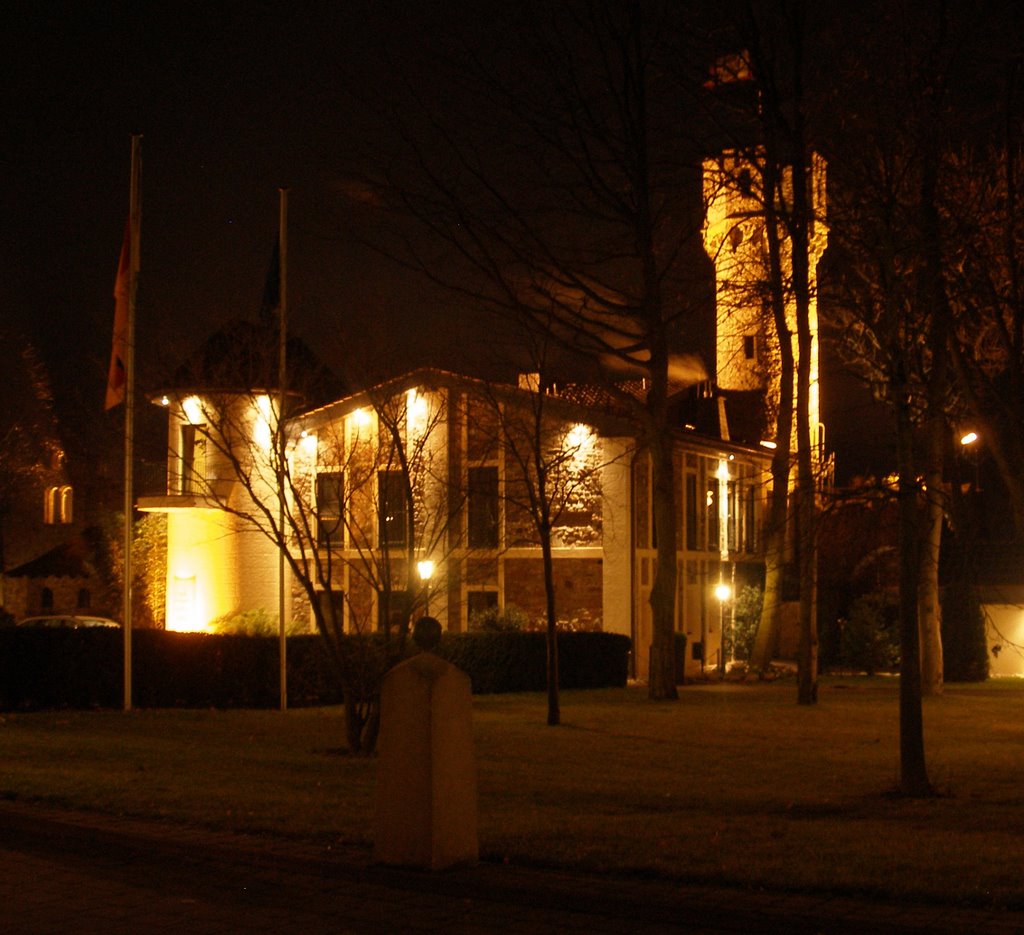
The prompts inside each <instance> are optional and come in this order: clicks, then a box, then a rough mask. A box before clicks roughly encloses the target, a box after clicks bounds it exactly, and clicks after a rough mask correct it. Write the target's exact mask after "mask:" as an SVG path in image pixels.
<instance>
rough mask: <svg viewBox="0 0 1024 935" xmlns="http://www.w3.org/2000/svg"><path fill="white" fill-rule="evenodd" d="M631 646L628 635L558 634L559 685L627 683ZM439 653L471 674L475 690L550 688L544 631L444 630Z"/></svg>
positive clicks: (589, 685) (593, 685) (480, 693)
mask: <svg viewBox="0 0 1024 935" xmlns="http://www.w3.org/2000/svg"><path fill="white" fill-rule="evenodd" d="M629 646H630V640H629V637H628V636H622V635H620V634H618V633H587V632H578V633H576V632H573V633H559V634H558V683H559V687H561V688H608V687H621V686H624V685H625V684H626V678H627V676H628V671H629ZM437 654H438V655H439V656H441V657H442V658H443V659H447V660H448V661H449V662H451V663H452V664H453V665H456V666H458V667H459V668H460V669H462V671H463V672H468V673H469V677H470V678H471V679H472V680H473V692H474V694H477V695H489V694H497V693H499V692H530V691H544V690H545V688H546V687H547V639H546V637H545V634H544V633H539V632H534V631H531V632H527V633H515V632H512V633H508V632H505V633H501V632H499V633H446V634H445V635H444V636H443V637H442V639H441V645H440V646H439V647H438V649H437Z"/></svg>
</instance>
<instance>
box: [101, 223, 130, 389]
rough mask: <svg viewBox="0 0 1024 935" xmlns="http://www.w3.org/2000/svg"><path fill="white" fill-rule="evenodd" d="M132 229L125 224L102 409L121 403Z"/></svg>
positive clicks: (125, 374) (125, 377)
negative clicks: (104, 404)
mask: <svg viewBox="0 0 1024 935" xmlns="http://www.w3.org/2000/svg"><path fill="white" fill-rule="evenodd" d="M130 253H131V227H130V225H129V224H125V228H124V243H123V244H121V261H120V262H119V263H118V264H117V279H116V280H114V342H113V347H112V348H111V352H110V371H109V372H108V373H107V403H106V406H104V409H113V408H114V406H118V405H120V404H121V403H123V402H124V392H125V383H126V381H127V372H126V369H125V355H126V353H127V347H128V294H129V291H130V289H131V275H132V274H131V263H130V262H129V259H130Z"/></svg>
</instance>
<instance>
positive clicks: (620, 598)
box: [601, 438, 634, 637]
mask: <svg viewBox="0 0 1024 935" xmlns="http://www.w3.org/2000/svg"><path fill="white" fill-rule="evenodd" d="M602 443H603V445H604V452H605V464H604V467H603V468H602V469H601V491H602V494H603V503H602V508H603V524H602V525H603V532H604V536H603V538H602V546H603V568H604V574H603V581H602V588H603V601H602V602H603V605H604V606H603V611H602V617H603V621H604V630H605V631H606V632H609V633H622V634H624V635H625V636H629V637H632V636H633V633H632V600H633V593H632V541H631V536H630V523H631V522H632V517H633V514H632V511H631V510H630V508H629V504H630V482H629V475H630V471H631V459H630V457H629V452H630V451H631V450H632V448H633V444H634V443H633V440H632V439H630V438H605V439H602Z"/></svg>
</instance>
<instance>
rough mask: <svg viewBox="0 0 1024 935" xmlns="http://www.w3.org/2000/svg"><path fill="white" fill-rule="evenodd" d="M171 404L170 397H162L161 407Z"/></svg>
mask: <svg viewBox="0 0 1024 935" xmlns="http://www.w3.org/2000/svg"><path fill="white" fill-rule="evenodd" d="M170 404H171V400H170V397H168V396H161V397H160V405H161V406H169V405H170Z"/></svg>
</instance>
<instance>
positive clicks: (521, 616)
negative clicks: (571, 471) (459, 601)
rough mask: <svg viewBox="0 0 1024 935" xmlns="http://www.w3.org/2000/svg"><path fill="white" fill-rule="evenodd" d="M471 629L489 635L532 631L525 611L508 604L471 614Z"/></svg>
mask: <svg viewBox="0 0 1024 935" xmlns="http://www.w3.org/2000/svg"><path fill="white" fill-rule="evenodd" d="M469 629H470V630H471V631H476V630H483V631H485V632H489V633H507V632H518V631H520V630H528V629H530V617H529V614H527V613H526V611H525V610H522V609H521V608H519V607H516V605H515V604H506V605H505V606H504V607H498V606H497V605H495V606H494V607H488V608H487V609H486V610H481V611H477V612H476V613H474V614H471V615H470V617H469Z"/></svg>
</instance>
